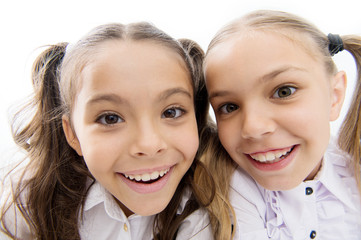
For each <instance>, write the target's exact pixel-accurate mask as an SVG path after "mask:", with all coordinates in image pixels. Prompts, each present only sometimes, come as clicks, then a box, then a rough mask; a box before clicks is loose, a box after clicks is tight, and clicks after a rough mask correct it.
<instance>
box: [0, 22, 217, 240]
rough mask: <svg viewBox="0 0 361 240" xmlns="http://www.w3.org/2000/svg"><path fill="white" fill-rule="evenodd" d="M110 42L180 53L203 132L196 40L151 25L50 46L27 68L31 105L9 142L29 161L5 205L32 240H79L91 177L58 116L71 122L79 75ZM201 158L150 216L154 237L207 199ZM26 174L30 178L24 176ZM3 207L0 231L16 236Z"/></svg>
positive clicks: (170, 230)
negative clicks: (200, 181) (186, 195)
mask: <svg viewBox="0 0 361 240" xmlns="http://www.w3.org/2000/svg"><path fill="white" fill-rule="evenodd" d="M112 39H114V40H124V39H130V40H133V41H153V42H154V43H157V44H162V46H165V47H167V48H169V49H171V50H172V51H175V52H176V53H177V54H179V56H180V57H181V58H182V59H183V60H184V63H185V66H186V69H187V70H188V71H189V75H190V77H191V81H192V85H193V90H194V104H195V109H196V118H197V124H198V130H199V133H200V132H202V131H203V129H204V128H205V127H206V122H207V116H208V108H209V104H208V101H207V93H206V90H205V85H204V81H203V76H202V61H203V57H204V53H203V51H202V49H201V48H200V47H199V45H197V44H196V43H195V42H193V41H191V40H186V39H184V40H180V41H177V40H175V39H173V38H171V37H170V36H168V35H167V34H166V33H164V32H162V31H161V30H159V29H158V28H156V27H154V26H153V25H151V24H149V23H145V22H141V23H133V24H129V25H122V24H107V25H101V26H99V27H97V28H95V29H94V30H92V31H91V32H90V33H89V34H87V35H86V36H85V37H83V38H82V39H80V40H79V41H78V42H77V43H76V44H74V45H70V46H69V45H68V44H67V43H60V44H57V45H53V46H50V47H49V48H48V49H46V50H45V51H44V52H43V53H42V54H41V55H40V56H39V57H38V58H37V59H36V61H35V63H34V67H33V74H32V80H33V86H34V97H33V99H32V100H31V101H30V103H29V104H27V105H26V107H24V108H23V109H21V110H20V111H19V112H18V113H17V114H16V115H15V116H14V119H13V138H14V140H15V142H16V143H17V144H18V145H19V146H20V147H21V148H23V149H25V150H26V152H27V158H28V159H29V163H28V165H27V166H26V168H25V170H24V171H23V174H22V175H21V177H20V181H19V183H18V184H17V185H16V186H15V187H14V189H13V196H12V198H11V199H10V200H11V203H10V204H11V205H13V206H15V208H16V210H17V211H20V212H21V214H22V215H23V217H24V219H25V221H26V223H27V224H28V225H29V227H30V230H31V233H32V234H33V236H34V238H36V239H80V235H79V232H78V229H79V222H78V221H79V216H81V214H82V207H83V206H84V202H85V199H86V195H87V192H88V190H89V188H90V187H91V185H92V184H93V183H94V181H95V179H94V178H93V177H92V175H91V173H90V172H89V171H88V169H87V167H86V165H85V163H84V160H83V158H82V157H81V156H79V155H78V154H77V153H76V152H75V151H74V150H73V149H72V148H71V147H70V146H69V144H68V143H67V141H66V138H65V135H64V132H63V129H62V116H63V115H64V114H66V115H68V116H69V117H70V113H71V109H72V104H73V103H74V98H75V96H76V91H77V89H78V84H79V80H78V79H79V74H80V72H81V71H82V69H83V68H84V67H85V66H86V65H87V64H88V63H89V61H91V60H92V57H93V56H94V51H96V50H97V46H99V44H100V43H102V42H104V41H107V40H112ZM204 99H205V100H204ZM29 109H30V110H33V115H32V118H31V119H30V121H28V122H25V123H24V121H23V120H25V119H24V115H23V114H24V112H26V111H27V110H29ZM16 123H20V124H16ZM201 144H202V142H201V143H200V145H201ZM200 155H201V152H200V151H198V153H197V156H196V158H195V160H194V162H193V163H192V165H191V167H190V169H189V170H188V171H187V173H186V174H185V176H184V177H183V179H182V180H181V182H180V184H179V185H178V188H177V190H176V193H175V195H174V196H173V198H172V199H171V201H170V203H169V204H168V206H167V207H166V208H165V210H164V211H162V212H161V213H159V214H157V215H156V217H155V222H154V228H153V232H154V233H155V234H154V235H155V239H164V240H165V239H167V240H168V239H173V238H174V237H175V236H176V233H177V229H178V228H179V226H180V224H181V222H182V220H183V219H185V218H186V217H187V216H188V215H189V214H191V213H192V212H193V211H195V210H196V209H198V208H200V207H202V206H205V205H207V204H209V203H210V201H211V200H212V198H213V194H212V193H213V192H214V186H213V184H214V183H213V180H212V178H211V177H210V175H209V173H207V172H206V169H205V168H204V167H203V164H202V163H200V161H199V160H198V158H199V156H200ZM29 171H30V172H31V173H32V174H31V176H28V175H29ZM196 171H197V172H201V173H204V174H205V176H207V177H206V178H205V181H208V182H209V183H210V184H211V185H210V186H211V187H210V188H209V185H208V186H207V188H208V189H207V190H208V192H210V193H209V194H207V195H206V196H205V195H204V196H203V195H202V194H203V192H206V191H205V190H203V189H201V187H200V185H197V184H196V183H195V182H194V181H193V177H194V174H195V172H196ZM204 171H205V172H204ZM89 179H91V180H92V183H91V185H90V186H89V184H87V182H88V180H89ZM187 187H189V188H190V189H191V190H192V195H191V197H190V199H189V201H188V203H187V205H186V207H185V209H184V211H183V212H182V213H181V214H180V215H177V214H176V213H177V209H178V206H179V204H180V201H181V198H182V195H183V192H184V190H185V189H186V188H187ZM209 189H210V191H209ZM9 209H10V206H3V208H2V211H1V225H2V231H4V232H5V233H6V234H7V235H9V236H11V237H13V238H16V224H17V222H16V219H15V232H14V231H11V229H10V227H9V226H8V225H7V224H6V222H5V213H6V212H7V211H9Z"/></svg>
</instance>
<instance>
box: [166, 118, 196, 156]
mask: <svg viewBox="0 0 361 240" xmlns="http://www.w3.org/2000/svg"><path fill="white" fill-rule="evenodd" d="M170 139H172V142H173V144H172V145H173V146H174V147H175V148H176V149H178V151H179V152H180V153H181V154H182V155H183V156H184V158H185V160H187V161H190V163H192V162H193V159H194V157H195V155H196V153H197V151H198V147H199V137H198V130H197V125H196V123H195V124H193V123H190V124H186V126H185V127H183V128H179V129H178V130H177V132H176V133H175V134H174V135H173V136H170Z"/></svg>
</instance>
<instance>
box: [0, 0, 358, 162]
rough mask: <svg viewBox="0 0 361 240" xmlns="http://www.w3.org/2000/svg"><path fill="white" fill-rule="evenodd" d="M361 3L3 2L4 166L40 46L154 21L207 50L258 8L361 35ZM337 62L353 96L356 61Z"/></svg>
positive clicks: (0, 139)
mask: <svg viewBox="0 0 361 240" xmlns="http://www.w3.org/2000/svg"><path fill="white" fill-rule="evenodd" d="M360 3H361V2H360V1H359V0H338V1H335V0H328V1H326V0H298V1H294V0H283V1H272V0H218V1H212V0H204V1H197V0H178V1H172V0H97V1H93V0H87V1H85V0H84V1H83V0H82V1H77V0H58V1H53V0H22V1H21V0H20V1H11V0H0V47H1V51H0V81H1V87H0V89H1V94H0V166H4V165H5V163H7V162H8V161H9V160H11V159H14V158H15V156H17V155H15V154H14V153H15V147H14V144H13V142H12V138H11V134H10V124H9V119H10V117H11V114H12V113H13V112H14V109H16V106H18V105H19V103H21V102H22V101H23V100H24V98H25V97H26V96H28V95H29V94H30V93H31V91H32V87H31V80H30V68H31V65H32V62H33V61H34V58H35V56H36V54H38V53H39V51H38V50H37V48H38V47H40V46H43V45H46V44H52V43H57V42H63V41H66V42H74V41H76V40H77V39H78V38H79V37H80V36H82V35H83V34H84V33H86V32H87V31H89V30H90V29H91V28H93V27H95V26H97V25H100V24H104V23H109V22H121V23H130V22H134V21H149V22H152V23H154V24H155V25H156V26H157V27H159V28H160V29H162V30H164V31H165V32H167V33H168V34H170V35H171V36H173V37H175V38H184V37H186V38H191V39H193V40H195V41H197V42H198V43H199V44H200V45H201V46H202V48H203V49H204V50H206V49H207V46H208V43H209V41H210V40H211V38H212V37H213V36H214V34H215V33H216V31H217V30H218V29H219V28H220V27H221V26H223V25H224V24H226V23H227V22H228V21H230V20H232V19H234V18H236V17H240V16H241V15H243V14H245V13H247V12H249V11H252V10H257V9H275V10H282V11H288V12H292V13H295V14H298V15H301V16H302V17H304V18H306V19H308V20H309V21H311V22H313V23H315V24H316V25H317V26H318V27H319V28H320V29H321V30H322V31H324V32H325V33H328V32H332V33H337V34H340V35H342V34H361V17H360V11H361V8H360V6H361V4H360ZM335 61H336V63H337V65H338V68H339V69H340V70H345V71H346V72H347V74H348V78H349V89H348V93H347V94H348V97H350V95H351V94H350V92H351V90H350V89H351V88H352V85H353V84H354V79H355V66H354V62H353V59H352V57H351V56H350V55H349V54H348V53H347V52H343V53H341V54H338V55H336V57H335ZM348 101H349V100H348V99H346V103H345V106H344V111H343V112H345V110H346V109H347V106H348ZM342 114H344V113H342ZM342 118H343V115H342V116H341V117H340V120H339V121H337V122H336V123H333V124H332V132H333V133H336V131H337V129H338V126H339V124H340V121H341V120H342Z"/></svg>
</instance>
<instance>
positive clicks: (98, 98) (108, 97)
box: [86, 88, 192, 105]
mask: <svg viewBox="0 0 361 240" xmlns="http://www.w3.org/2000/svg"><path fill="white" fill-rule="evenodd" d="M175 94H183V95H185V96H187V97H189V98H192V95H191V94H190V93H189V92H188V91H187V90H185V89H184V88H171V89H167V90H165V91H164V92H162V93H161V94H160V95H159V98H158V99H159V101H160V102H161V101H164V100H166V99H167V98H169V97H170V96H172V95H175ZM102 101H106V102H111V103H115V104H119V103H128V101H127V100H126V99H123V98H122V97H121V96H119V95H117V94H113V93H110V94H98V95H95V96H93V97H91V98H90V99H89V100H88V101H87V104H86V105H93V104H96V103H98V102H102Z"/></svg>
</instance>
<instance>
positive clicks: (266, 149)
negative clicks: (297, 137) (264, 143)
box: [244, 145, 295, 155]
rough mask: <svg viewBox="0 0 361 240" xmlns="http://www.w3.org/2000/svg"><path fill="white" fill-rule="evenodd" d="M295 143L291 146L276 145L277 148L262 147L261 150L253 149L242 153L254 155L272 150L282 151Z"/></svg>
mask: <svg viewBox="0 0 361 240" xmlns="http://www.w3.org/2000/svg"><path fill="white" fill-rule="evenodd" d="M294 146H295V145H291V146H288V147H278V148H265V149H262V150H257V151H254V152H249V153H248V152H245V153H244V154H246V155H254V154H266V153H268V152H274V151H284V150H287V149H291V148H292V147H294Z"/></svg>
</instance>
